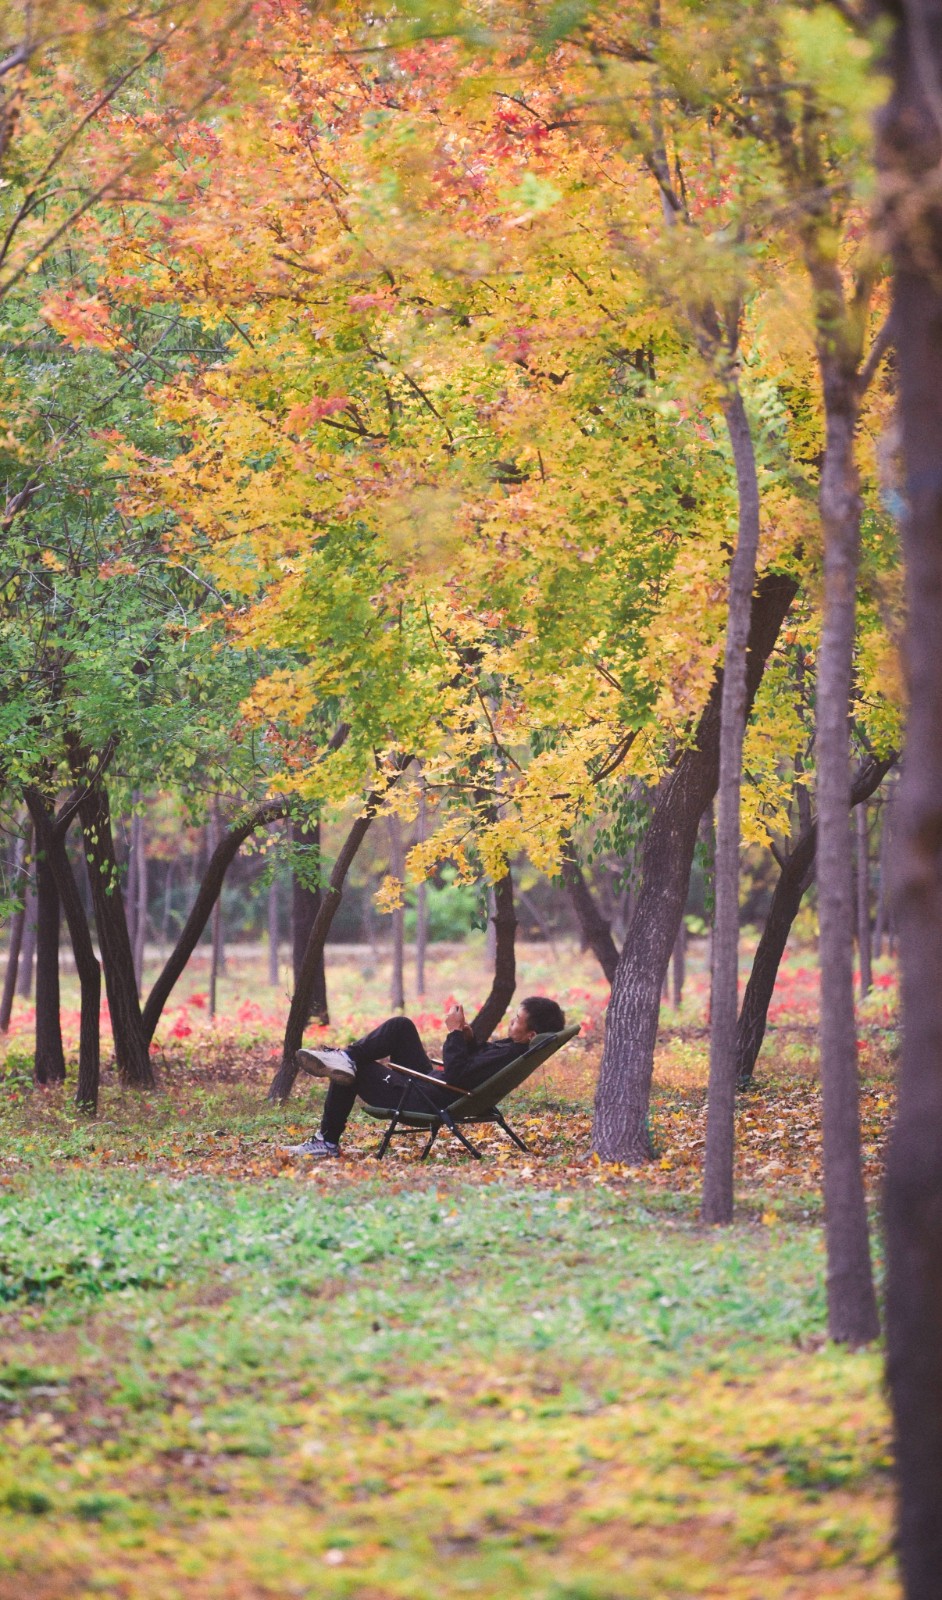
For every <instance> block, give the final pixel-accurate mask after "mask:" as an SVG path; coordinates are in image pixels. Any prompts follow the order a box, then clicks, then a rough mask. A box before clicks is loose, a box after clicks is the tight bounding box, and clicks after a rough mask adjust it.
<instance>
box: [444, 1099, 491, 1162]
mask: <svg viewBox="0 0 942 1600" xmlns="http://www.w3.org/2000/svg"><path fill="white" fill-rule="evenodd" d="M442 1121H443V1122H444V1124H445V1127H446V1128H447V1129H448V1132H449V1133H453V1134H454V1136H455V1138H456V1139H457V1140H458V1141H459V1143H461V1144H463V1145H464V1147H465V1149H466V1150H467V1151H468V1153H469V1155H472V1156H473V1157H474V1159H475V1161H483V1160H484V1157H483V1156H482V1154H481V1152H480V1150H475V1148H474V1145H473V1144H472V1143H471V1140H470V1139H466V1138H465V1136H464V1134H463V1133H462V1131H461V1129H460V1128H459V1127H458V1124H457V1123H456V1121H455V1119H454V1117H450V1116H449V1115H448V1112H447V1111H445V1112H443V1113H442Z"/></svg>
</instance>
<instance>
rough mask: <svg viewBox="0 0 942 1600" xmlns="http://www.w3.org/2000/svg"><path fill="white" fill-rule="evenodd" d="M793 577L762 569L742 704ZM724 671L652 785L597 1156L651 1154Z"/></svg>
mask: <svg viewBox="0 0 942 1600" xmlns="http://www.w3.org/2000/svg"><path fill="white" fill-rule="evenodd" d="M797 587H798V586H797V584H796V583H795V582H794V580H793V579H792V578H788V577H784V576H782V575H781V574H778V573H768V574H766V575H765V576H764V577H763V578H762V579H761V580H760V582H759V584H758V585H757V589H756V593H755V595H754V597H753V601H752V620H751V626H750V630H749V654H748V659H747V672H746V682H747V705H750V706H751V704H752V701H753V699H754V697H755V693H756V690H757V689H758V687H759V683H760V681H761V678H762V673H763V671H764V670H765V663H766V661H767V659H768V657H769V654H770V652H771V650H772V647H773V645H774V644H775V641H776V638H777V637H778V632H779V629H780V627H781V625H782V622H783V621H784V619H785V617H786V615H787V614H788V610H789V607H790V605H791V603H792V600H793V599H794V597H795V594H796V592H797ZM721 688H722V674H721V673H718V674H717V677H716V679H715V681H714V684H713V687H712V689H711V691H710V695H709V698H708V700H707V703H706V706H705V707H704V710H703V713H702V715H701V717H700V721H699V724H698V727H697V733H696V738H695V740H694V742H693V744H692V745H690V746H689V747H688V748H686V749H685V750H684V751H683V753H682V754H681V756H680V757H679V758H678V760H677V764H676V766H675V767H674V769H673V771H672V772H671V773H670V775H669V776H668V777H667V778H666V779H665V780H664V782H663V783H662V784H661V785H660V788H659V789H658V792H657V796H656V799H655V803H654V808H653V811H652V813H651V818H650V821H649V823H648V827H647V831H646V834H645V839H644V847H643V851H642V870H641V884H640V888H639V892H638V895H637V898H636V900H635V907H634V912H633V914H632V918H631V923H630V926H629V928H628V933H627V937H626V939H625V944H624V947H623V949H622V952H621V955H620V956H619V958H618V965H617V967H616V969H615V976H614V982H613V984H612V998H611V1002H610V1004H609V1008H608V1018H607V1021H606V1029H605V1049H604V1052H603V1055H602V1066H601V1070H600V1073H599V1084H598V1089H597V1092H596V1100H595V1123H594V1128H593V1145H594V1148H595V1150H596V1152H597V1153H598V1155H599V1156H600V1157H601V1159H602V1160H603V1161H617V1162H630V1163H637V1162H641V1161H645V1160H647V1159H648V1158H649V1157H650V1154H651V1146H650V1139H649V1136H648V1128H647V1121H648V1105H649V1102H650V1093H651V1074H652V1071H653V1066H654V1047H655V1044H656V1042H657V1026H658V1013H659V1008H660V998H661V984H662V982H663V978H664V969H665V967H666V966H667V963H668V961H669V960H670V954H671V950H672V949H673V946H674V940H675V939H676V937H677V928H678V924H679V922H680V919H681V916H682V915H683V910H684V906H685V904H686V900H687V889H688V885H689V880H690V867H691V863H692V860H693V851H694V845H695V844H696V839H697V830H698V828H699V825H700V818H701V817H702V815H703V813H704V811H705V810H706V808H707V806H708V805H709V804H710V802H711V800H712V798H713V795H714V794H715V792H716V785H717V781H718V777H719V724H720V694H721Z"/></svg>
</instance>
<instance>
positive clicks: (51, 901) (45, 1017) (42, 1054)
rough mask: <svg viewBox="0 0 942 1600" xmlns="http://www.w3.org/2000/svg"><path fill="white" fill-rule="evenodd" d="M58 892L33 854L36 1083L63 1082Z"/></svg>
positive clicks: (43, 860) (40, 857) (44, 860)
mask: <svg viewBox="0 0 942 1600" xmlns="http://www.w3.org/2000/svg"><path fill="white" fill-rule="evenodd" d="M60 921H61V910H60V906H59V891H58V889H57V888H56V880H55V877H54V875H53V871H52V867H51V865H50V863H49V857H48V855H47V853H46V851H45V850H43V849H40V848H37V851H36V1050H35V1056H34V1066H33V1071H34V1073H35V1077H36V1082H37V1083H63V1082H64V1081H65V1052H64V1050H63V1048H62V1025H61V1022H60V1018H59V1005H60V1001H59V932H60Z"/></svg>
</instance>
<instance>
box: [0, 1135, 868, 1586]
mask: <svg viewBox="0 0 942 1600" xmlns="http://www.w3.org/2000/svg"><path fill="white" fill-rule="evenodd" d="M401 1176H402V1175H401V1173H400V1174H399V1175H398V1176H397V1178H396V1179H395V1180H393V1181H391V1180H390V1177H389V1176H388V1175H385V1174H377V1175H376V1176H375V1177H371V1178H369V1179H363V1180H362V1181H359V1182H357V1183H356V1184H352V1183H348V1184H346V1185H344V1186H342V1187H340V1188H332V1189H322V1188H321V1187H319V1185H318V1184H317V1183H316V1182H314V1183H305V1184H304V1185H298V1184H287V1183H284V1182H280V1181H273V1182H261V1183H252V1184H249V1183H238V1182H228V1181H223V1180H214V1179H211V1178H206V1177H205V1176H201V1177H194V1178H184V1179H174V1178H172V1177H168V1176H166V1175H164V1174H157V1175H154V1174H152V1173H151V1174H148V1173H146V1172H132V1173H126V1172H115V1173H114V1174H110V1173H103V1172H101V1171H94V1170H88V1171H61V1170H56V1169H55V1167H54V1166H52V1165H49V1164H47V1163H46V1162H45V1161H43V1160H37V1161H36V1163H35V1165H34V1166H33V1169H32V1172H31V1173H30V1175H29V1179H28V1181H27V1178H26V1176H25V1175H24V1176H23V1177H18V1178H15V1179H14V1181H13V1182H12V1184H11V1185H10V1186H9V1187H8V1188H7V1189H6V1190H5V1191H2V1192H0V1341H2V1342H0V1415H2V1416H3V1418H4V1419H5V1421H4V1424H3V1449H2V1465H0V1552H2V1554H0V1597H2V1600H6V1597H7V1596H9V1597H10V1600H12V1597H13V1596H14V1595H15V1596H17V1600H23V1596H24V1595H25V1594H29V1595H30V1596H31V1600H32V1596H34V1595H35V1596H37V1597H40V1600H60V1597H61V1600H65V1597H66V1596H69V1597H70V1600H71V1597H73V1596H79V1597H83V1596H86V1595H87V1596H91V1595H92V1594H95V1595H98V1594H102V1593H105V1594H113V1595H120V1596H124V1597H127V1600H172V1597H174V1596H181V1597H186V1600H190V1597H194V1600H195V1597H199V1600H203V1597H206V1600H210V1597H211V1600H216V1597H220V1600H222V1597H227V1600H249V1597H251V1600H258V1597H261V1596H279V1597H281V1596H287V1595H299V1596H310V1597H311V1600H314V1597H315V1596H316V1597H318V1600H319V1597H321V1596H326V1597H333V1596H350V1597H356V1600H406V1597H408V1600H414V1597H417V1600H426V1597H428V1600H433V1597H434V1600H439V1597H447V1600H450V1597H452V1596H459V1595H462V1594H465V1593H473V1594H476V1595H480V1596H482V1597H485V1600H498V1597H501V1600H502V1597H503V1596H505V1595H507V1594H511V1593H512V1594H515V1595H520V1596H524V1597H526V1600H531V1597H532V1600H537V1597H538V1600H615V1597H616V1596H617V1597H618V1600H624V1597H626V1596H627V1597H629V1600H630V1597H631V1596H644V1597H647V1596H650V1597H651V1600H654V1597H658V1600H660V1597H661V1596H674V1595H676V1596H678V1597H680V1596H687V1595H694V1594H704V1595H716V1596H719V1595H721V1594H722V1595H724V1596H725V1595H730V1596H743V1597H746V1596H750V1595H753V1594H758V1593H761V1594H762V1595H763V1597H764V1600H765V1597H774V1596H778V1595H782V1596H784V1595H786V1594H794V1593H796V1592H800V1593H801V1594H802V1595H803V1596H804V1595H818V1594H832V1593H833V1594H838V1593H841V1594H844V1593H849V1592H854V1593H855V1594H858V1593H859V1594H864V1595H866V1596H880V1597H881V1600H882V1597H884V1596H890V1595H893V1594H895V1593H896V1590H895V1585H894V1579H893V1576H892V1569H891V1566H890V1561H889V1556H888V1552H887V1544H888V1522H889V1490H888V1481H887V1460H886V1449H887V1445H886V1421H885V1417H884V1414H883V1410H882V1405H881V1401H880V1398H879V1386H878V1377H879V1365H878V1358H877V1357H876V1356H875V1355H872V1354H871V1355H867V1354H864V1355H849V1354H847V1353H844V1352H839V1351H834V1350H833V1349H828V1348H824V1347H823V1346H822V1341H821V1330H822V1326H823V1315H824V1313H823V1301H822V1278H823V1258H822V1246H821V1239H820V1234H819V1231H818V1230H817V1228H816V1227H814V1226H812V1225H810V1224H809V1223H805V1222H796V1223H780V1224H778V1225H776V1226H775V1227H761V1226H756V1225H738V1226H737V1227H735V1228H733V1229H730V1230H727V1231H724V1232H722V1233H719V1232H713V1231H709V1232H708V1231H705V1230H703V1229H702V1228H701V1227H699V1226H698V1224H697V1223H696V1221H695V1218H694V1215H693V1212H692V1210H691V1207H690V1202H689V1201H686V1200H682V1199H678V1198H677V1197H674V1196H670V1195H666V1194H664V1193H658V1192H656V1191H654V1190H652V1191H650V1193H648V1194H646V1195H645V1194H640V1193H639V1194H637V1195H636V1196H634V1197H632V1198H626V1197H624V1196H619V1195H616V1194H614V1193H612V1192H610V1191H608V1190H606V1189H604V1188H590V1187H586V1188H581V1189H572V1188H569V1189H566V1190H558V1189H552V1188H544V1189H530V1188H528V1187H526V1185H525V1184H523V1183H521V1182H520V1181H519V1179H518V1180H514V1179H513V1178H512V1177H511V1176H509V1175H507V1176H505V1177H504V1178H503V1179H502V1180H501V1181H498V1182H495V1183H491V1184H481V1183H475V1184H467V1183H464V1182H462V1181H461V1179H460V1176H458V1175H456V1174H455V1173H454V1172H452V1173H449V1174H448V1178H447V1181H446V1182H445V1183H440V1184H438V1185H435V1184H431V1185H427V1186H425V1187H423V1188H421V1189H415V1188H412V1187H410V1186H408V1184H403V1183H402V1182H401ZM757 1564H758V1565H757ZM760 1568H761V1574H762V1575H761V1579H760V1577H759V1576H757V1574H758V1573H759V1570H760ZM797 1574H800V1583H799V1588H798V1589H796V1588H795V1587H793V1585H794V1584H795V1582H796V1581H798V1579H797V1578H796V1575H797Z"/></svg>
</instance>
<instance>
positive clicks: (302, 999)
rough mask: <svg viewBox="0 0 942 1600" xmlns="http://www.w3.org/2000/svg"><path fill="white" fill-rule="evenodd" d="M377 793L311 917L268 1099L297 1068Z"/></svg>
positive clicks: (282, 1095)
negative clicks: (318, 979) (330, 938)
mask: <svg viewBox="0 0 942 1600" xmlns="http://www.w3.org/2000/svg"><path fill="white" fill-rule="evenodd" d="M376 804H377V796H376V795H371V796H370V799H369V801H368V802H367V806H366V809H365V811H364V812H363V814H362V815H361V816H359V817H357V819H356V821H355V822H354V824H353V827H352V828H351V829H350V832H349V833H348V834H347V837H346V839H345V840H344V842H343V845H342V846H341V849H340V854H339V855H338V857H337V859H336V861H335V862H334V865H333V870H332V872H331V874H330V878H329V880H328V883H327V888H326V890H325V891H324V894H323V896H322V898H321V904H320V909H319V911H318V913H317V916H316V917H315V919H314V925H313V927H312V928H311V932H310V934H309V936H308V941H307V948H306V950H305V952H304V958H303V960H302V962H301V967H300V971H299V972H298V976H297V980H296V982H295V988H294V995H293V997H292V1000H291V1008H290V1010H289V1012H288V1021H287V1023H286V1024H285V1037H284V1044H283V1046H282V1056H281V1065H280V1066H279V1068H278V1071H277V1072H276V1073H275V1076H274V1078H273V1079H272V1081H271V1086H270V1088H269V1090H268V1098H269V1100H275V1101H284V1100H287V1098H288V1096H289V1095H290V1093H291V1091H292V1089H293V1088H294V1080H295V1078H296V1077H297V1075H298V1069H297V1067H296V1066H295V1064H294V1056H295V1051H296V1050H299V1049H300V1048H301V1045H302V1044H303V1042H304V1029H305V1027H306V1026H307V1023H308V1020H309V1017H310V1008H309V1002H308V996H309V995H310V993H311V988H312V985H313V983H314V978H315V974H316V972H317V967H318V963H319V962H322V961H323V959H324V946H325V944H326V943H327V935H328V933H329V932H330V925H331V923H332V922H333V920H334V917H335V916H336V913H337V907H338V906H339V905H340V902H341V900H342V898H343V886H344V882H345V880H346V876H347V873H348V872H349V870H350V867H351V866H352V864H353V861H354V859H355V857H356V853H357V851H358V850H359V848H360V845H361V844H362V843H363V840H364V839H365V838H366V835H367V833H368V832H369V829H370V825H371V823H372V821H373V818H374V816H375V814H376V813H375V807H376Z"/></svg>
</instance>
